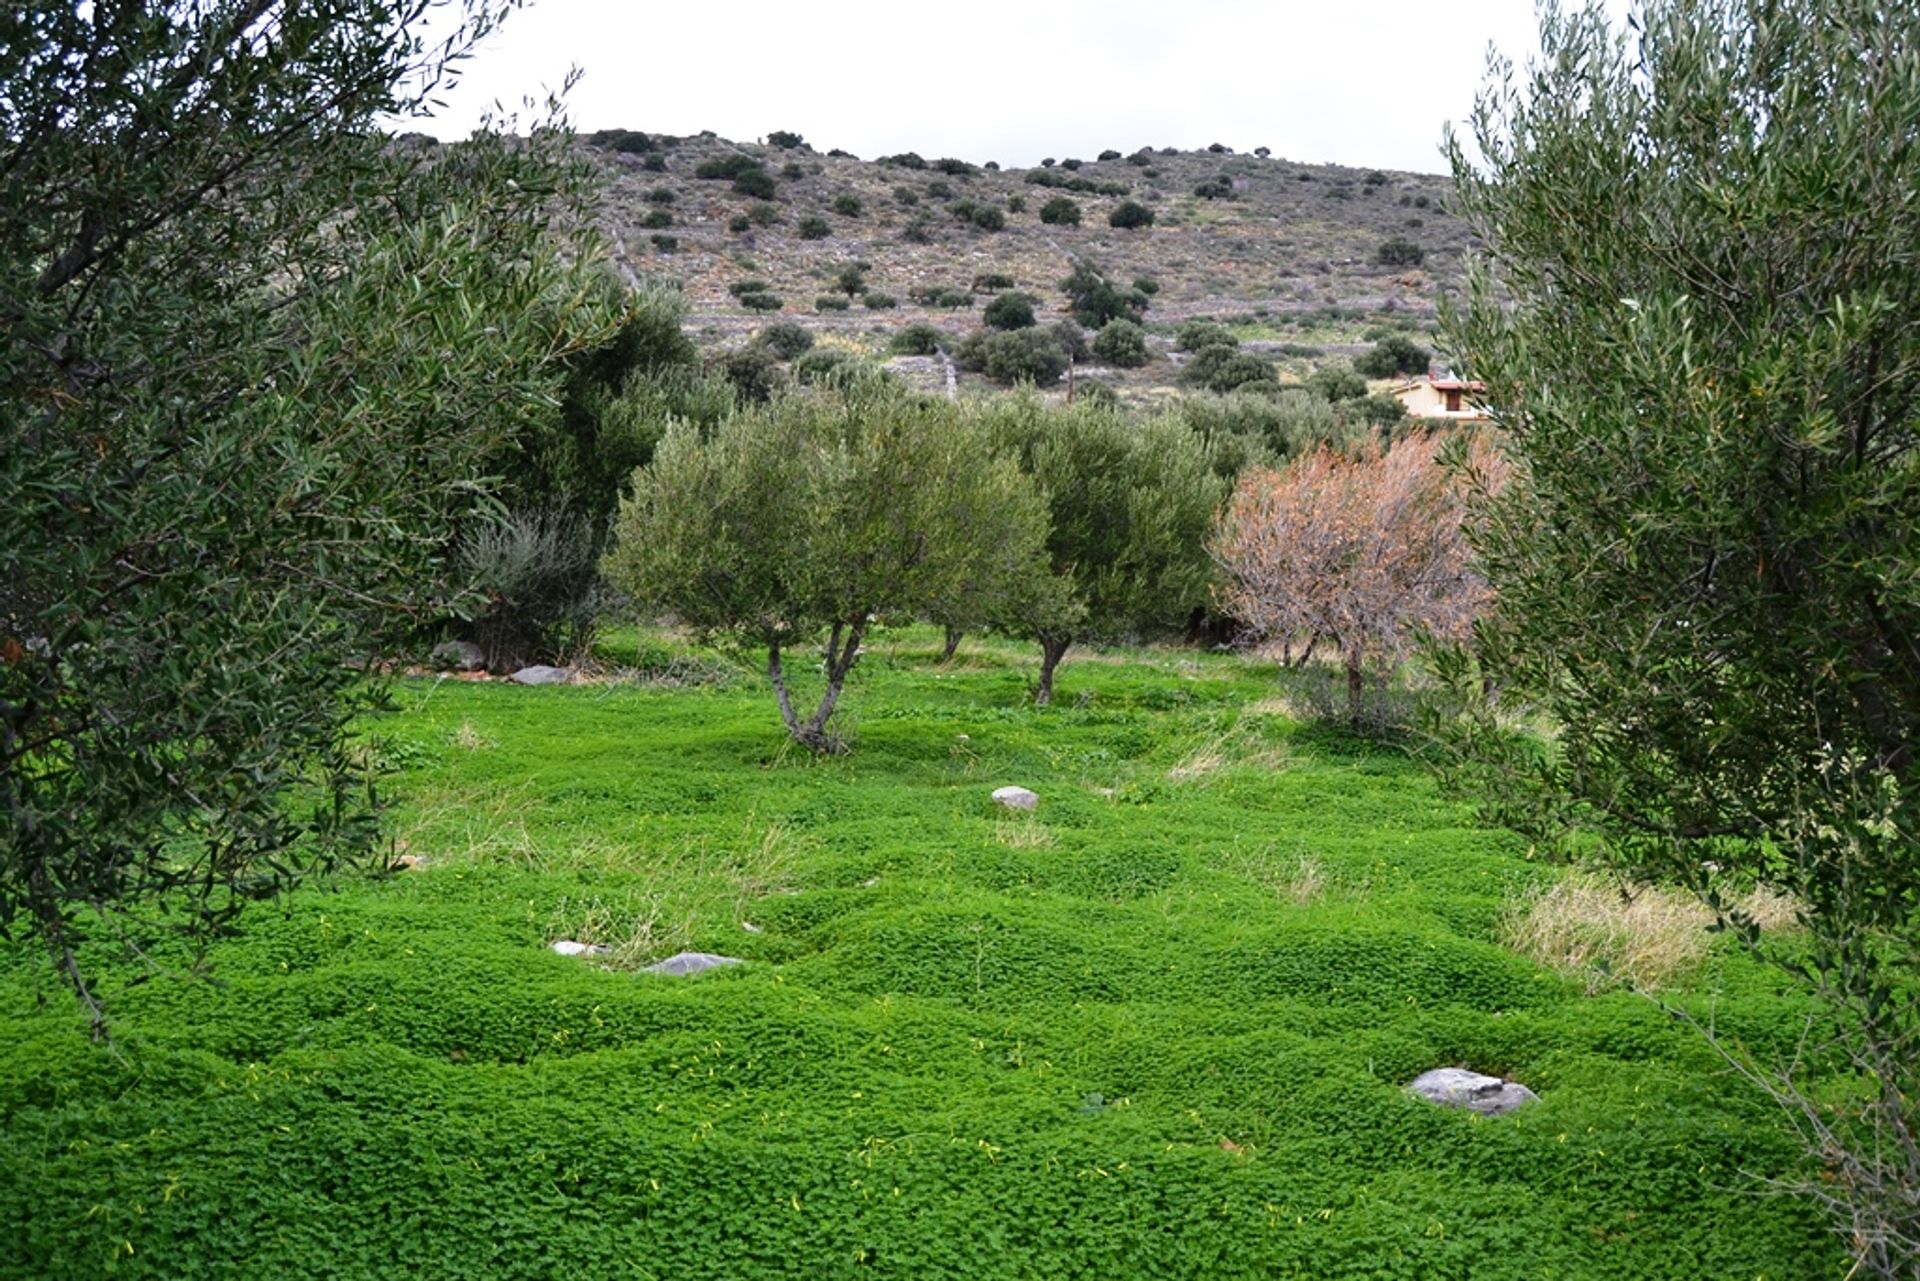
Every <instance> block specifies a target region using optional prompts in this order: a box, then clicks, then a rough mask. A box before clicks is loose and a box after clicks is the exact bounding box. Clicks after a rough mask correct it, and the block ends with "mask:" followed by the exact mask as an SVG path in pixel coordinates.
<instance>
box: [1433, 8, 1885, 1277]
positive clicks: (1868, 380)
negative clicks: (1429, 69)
mask: <svg viewBox="0 0 1920 1281" xmlns="http://www.w3.org/2000/svg"><path fill="white" fill-rule="evenodd" d="M1542 12H1543V18H1542V22H1543V26H1542V56H1541V58H1540V60H1539V62H1538V63H1537V64H1534V65H1531V66H1529V67H1528V68H1527V69H1526V70H1525V71H1524V72H1516V71H1514V70H1513V69H1512V68H1505V69H1503V70H1502V71H1501V73H1500V74H1497V75H1496V76H1495V77H1494V78H1493V80H1492V82H1491V84H1490V86H1489V88H1488V89H1487V90H1486V92H1485V93H1484V95H1483V96H1482V98H1481V101H1480V104H1479V107H1478V109H1477V110H1476V112H1475V115H1474V118H1473V138H1472V145H1471V146H1469V145H1468V143H1467V142H1465V141H1464V140H1461V139H1453V140H1452V141H1451V142H1450V151H1451V156H1452V163H1453V169H1454V177H1455V181H1456V184H1457V186H1458V193H1459V194H1458V199H1457V205H1458V207H1459V209H1460V210H1461V212H1462V213H1463V215H1464V216H1465V217H1466V218H1467V219H1468V221H1469V223H1470V224H1471V226H1472V229H1473V231H1474V232H1475V234H1476V236H1477V238H1478V239H1480V240H1481V241H1482V242H1483V243H1484V245H1485V257H1484V261H1483V262H1482V263H1481V264H1480V266H1479V267H1478V269H1477V270H1476V271H1475V273H1474V275H1473V277H1472V280H1471V283H1470V292H1469V295H1468V297H1467V299H1466V300H1465V302H1464V304H1463V305H1462V306H1461V307H1459V308H1458V309H1457V310H1456V311H1455V313H1454V314H1453V315H1452V317H1451V319H1450V322H1449V325H1448V328H1449V332H1450V338H1451V341H1450V346H1451V349H1452V350H1453V351H1455V352H1457V353H1459V354H1460V355H1462V356H1463V357H1464V359H1465V363H1466V366H1467V369H1468V371H1469V373H1470V376H1472V377H1473V378H1476V379H1479V380H1482V381H1484V382H1485V384H1486V387H1487V402H1488V403H1489V404H1490V405H1491V406H1492V407H1493V412H1494V416H1495V418H1496V419H1497V421H1498V423H1499V426H1500V428H1501V430H1502V432H1503V434H1504V437H1505V440H1506V442H1507V444H1506V448H1507V452H1508V454H1509V456H1510V457H1511V459H1512V461H1513V465H1514V481H1513V483H1512V484H1511V485H1510V486H1509V487H1508V489H1507V490H1506V492H1505V493H1504V494H1503V495H1501V496H1500V497H1498V498H1496V499H1491V500H1490V501H1488V502H1487V503H1485V505H1484V508H1483V511H1484V523H1483V524H1482V525H1481V526H1480V527H1479V530H1480V532H1479V534H1478V541H1479V550H1480V557H1481V560H1482V563H1483V564H1484V566H1485V569H1486V572H1487V574H1488V576H1489V578H1490V580H1491V582H1492V585H1493V587H1494V589H1495V590H1496V592H1497V596H1498V604H1497V607H1496V609H1495V611H1494V613H1493V614H1492V615H1491V617H1490V618H1489V619H1488V620H1486V621H1485V622H1484V623H1483V624H1482V626H1481V627H1480V629H1479V634H1478V643H1477V652H1478V668H1477V670H1476V669H1473V668H1472V667H1471V665H1469V664H1468V663H1467V662H1466V660H1465V656H1464V655H1461V654H1456V655H1454V656H1453V662H1454V664H1455V665H1454V667H1453V669H1452V670H1453V674H1454V675H1455V676H1456V677H1461V678H1463V679H1462V685H1463V687H1464V688H1466V689H1469V690H1473V689H1481V688H1491V689H1495V690H1497V691H1499V694H1500V701H1501V702H1502V703H1515V702H1518V703H1522V704H1531V705H1534V706H1537V707H1538V708H1540V709H1541V710H1543V711H1544V712H1545V713H1546V714H1547V715H1548V716H1550V718H1551V720H1552V721H1553V722H1554V723H1556V724H1557V725H1558V726H1559V727H1560V729H1559V733H1558V734H1557V736H1556V742H1555V745H1554V746H1553V747H1552V748H1551V749H1550V750H1546V749H1541V748H1539V747H1537V746H1535V745H1529V744H1527V743H1525V742H1516V741H1514V740H1511V739H1509V738H1507V736H1506V735H1505V734H1504V733H1503V731H1502V729H1501V726H1500V724H1499V723H1498V721H1497V719H1496V718H1495V716H1494V714H1493V712H1494V709H1493V708H1491V707H1485V706H1483V707H1482V708H1481V710H1480V713H1479V714H1478V715H1477V716H1475V717H1473V718H1470V719H1469V720H1468V721H1466V722H1465V723H1464V724H1463V725H1456V726H1455V727H1453V732H1454V734H1455V736H1456V740H1457V742H1458V744H1459V745H1460V746H1461V747H1462V748H1463V749H1464V755H1463V756H1462V758H1461V759H1462V760H1463V762H1466V763H1467V768H1468V769H1469V772H1470V774H1471V776H1472V777H1473V779H1474V781H1476V782H1477V783H1478V784H1479V785H1480V786H1481V787H1482V788H1483V789H1484V791H1485V794H1486V795H1488V796H1489V797H1490V798H1491V800H1492V801H1493V802H1494V810H1495V812H1496V813H1497V814H1498V815H1500V816H1501V817H1503V818H1505V819H1507V820H1508V821H1511V822H1514V823H1516V824H1518V825H1521V826H1523V827H1524V828H1526V829H1527V830H1528V831H1530V832H1533V833H1534V834H1535V835H1536V836H1537V837H1539V838H1541V839H1546V838H1555V839H1556V840H1557V841H1565V842H1567V844H1566V845H1565V846H1564V847H1566V848H1583V847H1591V845H1592V843H1593V842H1594V840H1595V838H1598V841H1599V844H1600V847H1601V848H1602V849H1603V850H1604V851H1605V852H1606V853H1607V854H1608V855H1609V856H1610V857H1611V858H1613V859H1614V860H1616V861H1618V862H1619V863H1621V864H1623V865H1625V866H1626V867H1628V868H1630V869H1632V870H1633V871H1634V872H1636V873H1637V874H1639V875H1642V876H1650V877H1662V878H1670V879H1673V880H1677V881H1679V882H1681V883H1684V884H1686V885H1688V886H1691V887H1693V888H1694V889H1696V890H1697V891H1698V892H1699V893H1700V894H1701V895H1702V896H1703V897H1705V898H1706V900H1707V901H1708V902H1709V903H1710V904H1712V905H1714V906H1715V907H1716V908H1717V909H1718V910H1719V911H1720V913H1721V916H1722V919H1723V921H1725V922H1726V923H1727V924H1729V925H1731V926H1734V927H1735V928H1736V929H1737V931H1738V933H1739V934H1740V936H1741V937H1742V938H1743V939H1745V940H1746V941H1747V942H1748V944H1749V945H1750V946H1752V947H1754V948H1755V949H1756V950H1757V951H1758V952H1759V953H1760V954H1761V955H1762V956H1764V957H1767V958H1768V959H1771V960H1774V961H1776V962H1778V963H1780V964H1782V965H1783V966H1785V967H1786V968H1787V970H1788V972H1789V973H1792V974H1793V975H1795V976H1796V977H1797V978H1798V979H1799V980H1800V981H1802V982H1803V983H1805V984H1806V985H1807V986H1808V988H1809V989H1810V990H1812V991H1814V992H1815V993H1817V994H1818V995H1820V996H1821V997H1822V998H1823V999H1824V1000H1826V1001H1827V1002H1828V1003H1829V1013H1830V1015H1831V1016H1832V1017H1831V1019H1830V1020H1828V1021H1825V1022H1824V1023H1823V1027H1827V1028H1830V1029H1831V1030H1832V1035H1833V1038H1834V1039H1833V1040H1831V1041H1824V1040H1823V1041H1822V1042H1821V1044H1819V1046H1818V1048H1817V1051H1816V1053H1817V1055H1818V1057H1820V1058H1822V1059H1824V1060H1826V1061H1831V1060H1832V1059H1836V1058H1837V1059H1839V1060H1841V1061H1843V1062H1848V1063H1850V1064H1851V1065H1852V1067H1853V1068H1854V1069H1855V1070H1856V1072H1857V1076H1856V1081H1855V1084H1854V1085H1852V1086H1849V1087H1847V1089H1848V1091H1849V1097H1850V1099H1851V1100H1852V1102H1851V1103H1849V1104H1848V1105H1847V1106H1844V1107H1837V1108H1833V1109H1828V1108H1826V1107H1825V1106H1805V1107H1802V1106H1799V1103H1810V1100H1808V1098H1807V1094H1806V1092H1805V1089H1804V1087H1803V1086H1802V1085H1801V1083H1800V1082H1798V1081H1796V1080H1793V1079H1792V1078H1791V1077H1790V1076H1789V1077H1787V1078H1784V1079H1783V1078H1782V1077H1781V1076H1779V1075H1777V1074H1773V1075H1767V1076H1766V1077H1765V1079H1767V1080H1768V1081H1769V1082H1770V1084H1771V1085H1772V1086H1773V1087H1774V1088H1776V1091H1777V1095H1778V1097H1781V1098H1783V1099H1786V1100H1788V1101H1795V1100H1797V1101H1799V1102H1798V1103H1796V1104H1795V1106H1794V1108H1793V1110H1792V1112H1791V1115H1792V1116H1793V1117H1794V1118H1795V1119H1796V1120H1797V1121H1798V1122H1800V1123H1801V1124H1803V1125H1804V1126H1805V1127H1806V1128H1807V1137H1808V1140H1809V1142H1810V1145H1811V1146H1812V1148H1813V1149H1814V1150H1816V1151H1817V1152H1818V1153H1819V1155H1820V1158H1821V1160H1822V1161H1824V1162H1825V1163H1826V1164H1827V1169H1828V1172H1829V1174H1830V1176H1831V1177H1830V1178H1828V1179H1826V1180H1823V1181H1817V1182H1813V1183H1810V1184H1809V1185H1808V1190H1809V1191H1811V1192H1812V1193H1813V1194H1814V1195H1816V1196H1818V1197H1820V1198H1821V1199H1823V1200H1825V1201H1827V1202H1828V1203H1829V1204H1830V1205H1831V1206H1832V1207H1833V1208H1834V1209H1835V1210H1836V1212H1837V1213H1838V1214H1839V1216H1840V1218H1841V1221H1842V1225H1843V1228H1844V1230H1845V1232H1846V1233H1847V1235H1848V1237H1849V1239H1850V1240H1851V1241H1852V1243H1853V1245H1854V1248H1855V1250H1856V1252H1857V1255H1858V1258H1859V1263H1860V1267H1861V1268H1862V1270H1864V1271H1871V1272H1873V1273H1875V1274H1877V1275H1882V1276H1896V1275H1897V1276H1911V1275H1912V1269H1913V1268H1914V1267H1915V1266H1916V1261H1917V1260H1920V1107H1917V1106H1916V1103H1915V1100H1917V1099H1920V1070H1916V1066H1915V1065H1917V1064H1920V998H1917V997H1916V993H1920V973H1917V972H1916V971H1917V969H1920V967H1917V966H1916V962H1915V958H1916V957H1920V906H1917V905H1920V848H1917V847H1916V843H1915V836H1914V833H1915V832H1916V830H1920V826H1917V825H1916V824H1917V821H1920V813H1916V811H1915V798H1916V796H1917V795H1920V793H1917V792H1916V784H1920V778H1917V777H1916V772H1917V771H1920V763H1917V761H1916V741H1915V740H1916V733H1917V732H1920V646H1917V645H1916V640H1915V638H1916V637H1920V576H1917V575H1916V573H1915V566H1916V565H1920V270H1917V269H1916V268H1917V267H1920V263H1917V262H1916V259H1917V258H1920V133H1917V132H1916V130H1915V127H1914V121H1915V120H1916V119H1920V75H1916V72H1915V67H1916V63H1915V58H1916V51H1920V11H1917V10H1915V9H1913V8H1912V7H1911V6H1884V5H1869V4H1865V3H1858V2H1857V0H1838V2H1837V3H1820V4H1814V3H1806V2H1800V0H1795V2H1792V3H1784V4H1782V3H1774V2H1772V0H1735V2H1734V3H1729V4H1704V3H1694V2H1692V0H1654V2H1652V3H1649V4H1648V5H1647V6H1646V8H1645V10H1644V11H1643V12H1641V13H1640V14H1639V15H1638V17H1637V19H1636V21H1635V23H1634V24H1633V26H1632V28H1631V29H1630V30H1629V31H1628V32H1627V33H1625V34H1624V35H1617V34H1616V33H1614V32H1612V31H1611V30H1609V29H1608V25H1607V21H1606V19H1605V17H1604V15H1603V14H1601V13H1600V11H1599V10H1597V9H1594V10H1588V11H1585V12H1582V13H1577V14H1568V15H1561V14H1558V13H1556V12H1555V11H1554V10H1552V9H1546V10H1543V11H1542ZM1476 152H1477V157H1478V158H1475V153H1476ZM1756 880H1757V881H1760V882H1762V883H1765V884H1768V885H1770V886H1773V887H1775V888H1777V889H1779V890H1781V891H1784V892H1786V893H1788V894H1790V895H1792V896H1793V898H1794V900H1795V901H1796V902H1797V903H1798V904H1800V916H1801V920H1802V922H1803V924H1804V925H1805V927H1806V930H1807V938H1806V939H1805V940H1793V939H1789V940H1785V941H1779V942H1777V943H1776V941H1775V940H1773V939H1770V938H1766V937H1763V936H1762V935H1761V933H1760V931H1759V930H1758V928H1757V927H1756V926H1755V925H1754V923H1753V922H1752V921H1751V920H1747V919H1744V918H1742V917H1741V916H1740V915H1739V913H1737V912H1736V911H1734V910H1733V909H1731V908H1729V907H1727V906H1726V903H1727V902H1728V901H1729V898H1730V895H1731V891H1732V890H1733V889H1737V888H1738V887H1739V886H1740V885H1741V884H1750V883H1752V882H1753V881H1756ZM1809 1048H1810V1049H1812V1048H1813V1047H1811V1046H1810V1047H1809ZM1829 1056H1831V1058H1829ZM1750 1066H1751V1065H1750Z"/></svg>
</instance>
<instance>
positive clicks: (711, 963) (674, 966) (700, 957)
mask: <svg viewBox="0 0 1920 1281" xmlns="http://www.w3.org/2000/svg"><path fill="white" fill-rule="evenodd" d="M740 963H741V961H740V958H739V957H737V956H717V955H715V954H714V953H712V952H676V953H674V954H673V955H672V956H669V957H668V958H667V959H666V960H664V961H655V962H654V963H653V964H652V965H648V966H643V967H642V968H643V969H645V970H646V972H647V973H649V974H669V975H672V976H673V977H675V978H684V977H685V976H686V975H689V974H699V973H701V972H702V971H704V970H712V969H718V968H719V967H720V966H723V965H739V964H740Z"/></svg>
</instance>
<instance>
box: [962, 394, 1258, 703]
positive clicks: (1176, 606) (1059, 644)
mask: <svg viewBox="0 0 1920 1281" xmlns="http://www.w3.org/2000/svg"><path fill="white" fill-rule="evenodd" d="M986 416H987V418H988V421H989V423H990V426H991V429H992V431H993V434H994V437H995V439H997V440H999V441H1001V442H1003V444H1004V445H1005V447H1007V448H1010V449H1012V450H1013V451H1015V452H1016V453H1017V455H1018V456H1019V458H1020V459H1021V461H1022V465H1023V466H1025V467H1026V468H1027V469H1028V470H1029V471H1030V472H1031V473H1032V474H1033V477H1034V479H1035V480H1036V481H1037V482H1039V485H1040V487H1041V489H1042V490H1043V491H1044V492H1045V494H1046V498H1047V504H1048V507H1049V509H1050V515H1051V520H1050V531H1049V533H1048V534H1047V540H1046V550H1045V553H1044V557H1043V559H1042V560H1041V561H1040V562H1039V564H1040V565H1042V566H1044V567H1045V571H1046V572H1042V573H1034V574H1031V575H1029V576H1028V577H1027V578H1026V579H1024V580H1023V581H1022V586H1021V590H1020V592H1019V593H1017V594H1016V596H1015V597H1014V599H1013V602H1012V604H1011V606H1010V608H1009V609H1008V610H1007V611H1006V613H1005V614H1004V616H1003V618H1002V619H1001V620H1000V622H999V623H998V626H999V627H1000V628H1001V629H1002V630H1006V631H1011V632H1013V633H1015V634H1016V635H1022V636H1027V637H1030V638H1032V639H1033V640H1035V641H1038V642H1039V644H1040V679H1039V685H1038V687H1037V688H1036V689H1035V691H1034V701H1035V702H1036V703H1040V704H1046V703H1050V702H1051V701H1052V700H1053V678H1054V672H1055V670H1056V669H1057V668H1058V667H1059V665H1060V661H1061V659H1063V658H1064V657H1066V654H1067V651H1068V650H1069V649H1070V648H1072V647H1073V645H1074V644H1075V643H1076V642H1083V641H1120V640H1137V639H1142V638H1147V637H1152V636H1155V635H1165V634H1168V633H1173V632H1179V631H1180V630H1182V629H1183V628H1185V627H1186V625H1187V623H1188V621H1189V619H1190V618H1191V617H1192V614H1193V612H1194V611H1195V610H1197V609H1200V608H1202V607H1203V606H1205V604H1206V603H1207V592H1208V582H1209V578H1210V574H1211V568H1210V565H1209V561H1208V556H1207V546H1206V542H1207V532H1208V529H1209V527H1210V525H1211V522H1212V519H1213V512H1214V508H1215V507H1216V506H1218V504H1219V502H1220V500H1221V498H1222V497H1223V496H1224V494H1225V492H1226V483H1225V482H1224V481H1223V480H1221V479H1220V478H1219V477H1217V476H1216V475H1215V474H1214V472H1213V469H1212V465H1211V461H1210V459H1209V457H1208V453H1207V449H1206V446H1205V444H1204V443H1203V442H1202V441H1201V439H1200V437H1199V436H1198V435H1196V434H1195V433H1194V431H1193V430H1192V429H1191V428H1190V427H1188V426H1187V424H1186V422H1185V421H1184V420H1183V419H1181V418H1179V417H1177V416H1174V415H1162V416H1159V417H1155V418H1152V419H1148V420H1146V421H1144V422H1138V421H1134V420H1131V419H1129V418H1127V417H1125V416H1124V415H1122V414H1119V413H1116V412H1114V411H1112V410H1109V409H1104V408H1100V407H1097V406H1084V405H1072V406H1054V405H1049V404H1047V403H1046V402H1045V401H1043V400H1041V399H1039V398H1038V397H1037V396H1024V397H1018V398H1014V399H1011V400H1009V401H1006V402H1004V403H1002V404H1000V405H998V406H995V407H993V408H991V409H989V410H988V411H986Z"/></svg>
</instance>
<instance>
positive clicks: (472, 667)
mask: <svg viewBox="0 0 1920 1281" xmlns="http://www.w3.org/2000/svg"><path fill="white" fill-rule="evenodd" d="M427 657H428V659H429V660H430V661H431V662H432V663H433V665H434V666H435V667H437V668H439V669H441V670H442V671H449V672H477V671H479V670H480V669H481V668H483V667H485V666H486V665H487V654H486V651H485V650H483V649H481V648H480V647H479V646H478V645H476V644H474V643H473V642H472V641H463V640H450V641H441V642H440V643H439V644H438V645H435V646H434V647H433V653H431V654H429V655H428V656H427Z"/></svg>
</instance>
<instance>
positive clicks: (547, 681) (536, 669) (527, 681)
mask: <svg viewBox="0 0 1920 1281" xmlns="http://www.w3.org/2000/svg"><path fill="white" fill-rule="evenodd" d="M507 679H508V680H510V681H513V682H514V683H515V684H517V685H565V684H566V683H567V682H569V681H571V680H572V679H573V673H572V672H571V671H569V670H568V669H566V668H564V667H547V666H544V665H541V664H536V665H535V666H533V667H523V668H521V669H520V670H519V671H517V672H515V673H514V674H513V675H511V676H509V677H507Z"/></svg>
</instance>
